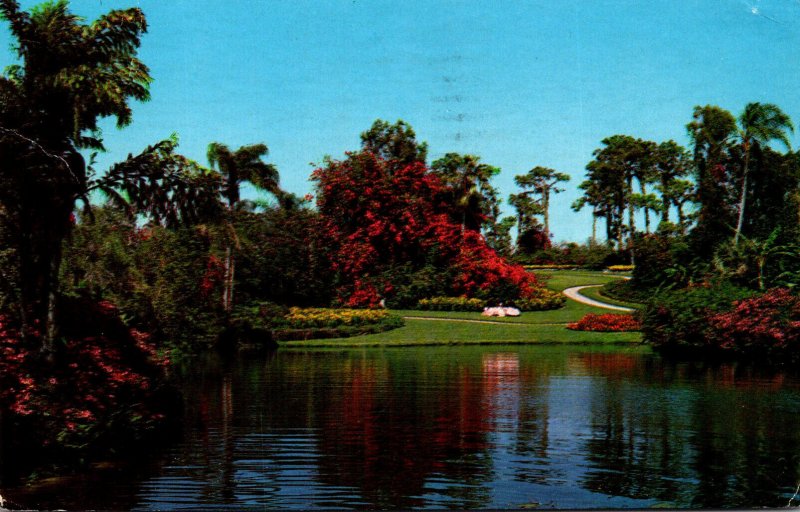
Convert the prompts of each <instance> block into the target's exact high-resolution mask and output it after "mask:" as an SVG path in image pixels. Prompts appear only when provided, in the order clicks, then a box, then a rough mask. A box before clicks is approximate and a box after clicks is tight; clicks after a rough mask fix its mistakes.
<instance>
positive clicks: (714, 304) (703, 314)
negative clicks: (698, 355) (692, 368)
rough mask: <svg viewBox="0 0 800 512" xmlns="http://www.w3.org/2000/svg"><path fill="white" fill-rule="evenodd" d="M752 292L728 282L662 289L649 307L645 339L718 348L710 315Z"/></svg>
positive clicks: (669, 345) (666, 345)
mask: <svg viewBox="0 0 800 512" xmlns="http://www.w3.org/2000/svg"><path fill="white" fill-rule="evenodd" d="M752 296H753V292H752V291H751V290H747V289H744V288H739V287H737V286H734V285H732V284H730V283H726V282H723V283H717V284H710V283H709V284H701V285H695V286H692V287H689V288H683V289H677V290H667V291H664V292H661V293H659V294H658V295H656V296H655V297H653V298H652V300H651V301H649V302H648V303H647V305H646V307H645V311H644V319H643V322H642V332H643V333H644V338H645V341H647V342H648V343H650V344H652V345H653V346H654V347H656V348H665V349H670V350H676V349H677V350H709V349H711V350H714V348H715V347H714V346H713V343H712V342H711V339H712V336H711V332H710V326H709V322H708V319H709V317H711V316H713V315H716V314H717V313H723V312H726V311H730V309H731V306H732V305H733V304H734V302H736V301H739V300H743V299H747V298H749V297H752Z"/></svg>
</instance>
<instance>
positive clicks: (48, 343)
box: [42, 244, 61, 354]
mask: <svg viewBox="0 0 800 512" xmlns="http://www.w3.org/2000/svg"><path fill="white" fill-rule="evenodd" d="M60 267H61V244H58V246H57V247H56V248H55V251H54V254H52V255H51V256H50V269H49V272H50V275H49V276H48V283H47V288H48V291H47V317H46V325H45V336H44V341H43V342H42V352H43V353H45V354H52V353H53V352H54V351H55V339H56V334H57V332H58V330H57V328H56V326H57V324H56V295H57V293H58V271H59V269H60Z"/></svg>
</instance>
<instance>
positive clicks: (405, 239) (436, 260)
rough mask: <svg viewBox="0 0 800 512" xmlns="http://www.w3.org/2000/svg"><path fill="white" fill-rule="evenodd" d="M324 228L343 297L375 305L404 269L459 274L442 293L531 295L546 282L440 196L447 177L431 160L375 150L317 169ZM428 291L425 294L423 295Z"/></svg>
mask: <svg viewBox="0 0 800 512" xmlns="http://www.w3.org/2000/svg"><path fill="white" fill-rule="evenodd" d="M312 179H313V180H314V181H316V182H317V194H316V197H317V207H318V210H319V213H320V219H321V220H320V223H321V226H320V232H321V233H323V239H324V240H325V241H326V245H327V249H328V251H329V255H330V260H331V261H330V263H331V266H332V268H333V270H334V271H336V272H337V273H338V275H339V288H338V290H337V292H338V296H339V301H340V302H341V303H342V304H345V305H347V306H348V307H374V306H377V305H378V304H379V303H380V301H381V299H390V298H391V297H392V295H393V293H395V292H396V288H397V286H396V285H397V283H396V282H394V279H397V269H398V268H400V267H402V268H404V269H406V271H407V272H414V271H416V270H419V269H421V268H423V267H430V266H434V267H436V268H439V269H440V270H441V271H442V272H443V273H444V272H445V271H452V272H449V273H450V274H452V276H453V277H452V280H451V282H449V283H448V284H447V286H446V288H447V289H441V290H436V291H437V292H438V293H440V294H442V295H452V296H466V297H480V298H482V299H486V300H490V301H503V300H512V299H514V298H519V297H522V298H526V297H528V296H530V295H531V294H532V292H533V290H535V289H536V288H538V287H539V286H540V284H539V283H538V282H537V281H536V278H535V277H534V276H533V275H532V274H530V273H528V272H526V271H525V269H523V268H522V267H521V266H519V265H513V264H510V263H509V262H507V261H506V260H504V259H503V258H501V257H499V256H498V255H497V254H496V253H495V252H494V251H493V250H492V249H491V248H490V247H489V246H488V245H487V244H486V241H485V240H484V238H483V236H482V235H481V234H480V233H478V232H477V231H472V230H469V229H466V230H465V229H464V228H463V227H462V226H461V225H459V224H456V223H455V222H453V221H452V220H451V218H450V215H448V212H447V209H446V206H445V205H444V204H443V203H441V199H439V198H440V197H441V196H442V194H441V191H442V189H443V185H442V183H441V181H440V180H439V178H438V177H437V176H436V175H434V174H432V173H431V172H430V171H429V169H428V168H427V167H426V166H425V164H423V163H421V162H414V163H411V164H408V163H403V162H399V161H394V160H384V159H382V158H380V157H378V156H376V155H374V154H372V153H369V152H360V153H353V154H349V155H348V157H347V158H346V159H345V160H343V161H334V160H329V161H327V162H326V165H325V166H324V167H321V168H319V169H317V170H315V171H314V173H313V174H312ZM420 298H422V297H420Z"/></svg>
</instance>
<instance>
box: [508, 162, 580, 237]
mask: <svg viewBox="0 0 800 512" xmlns="http://www.w3.org/2000/svg"><path fill="white" fill-rule="evenodd" d="M569 180H570V176H569V174H565V173H563V172H557V171H555V170H554V169H549V168H547V167H540V166H536V167H534V168H533V169H531V170H530V171H528V172H527V173H526V174H520V175H518V176H515V177H514V183H516V184H517V186H518V187H522V189H523V192H522V194H530V193H534V194H537V195H538V196H539V197H540V201H541V206H542V215H543V217H544V234H545V236H546V237H547V238H548V239H549V238H550V194H558V193H559V192H563V191H564V189H563V188H558V187H557V186H556V185H557V184H558V183H560V182H563V181H569ZM526 189H529V190H526Z"/></svg>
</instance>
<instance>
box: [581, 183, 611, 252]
mask: <svg viewBox="0 0 800 512" xmlns="http://www.w3.org/2000/svg"><path fill="white" fill-rule="evenodd" d="M578 188H579V189H581V190H583V196H581V197H579V198H578V199H576V200H575V201H574V202H573V203H572V206H571V208H572V209H573V210H574V211H576V212H579V211H581V210H582V209H583V207H584V206H586V205H587V204H588V205H590V206H591V207H592V238H591V244H592V245H595V244H597V219H598V218H600V217H603V218H604V219H605V221H606V241H607V242H610V241H611V240H612V233H613V229H612V222H613V218H614V216H613V204H612V203H611V202H610V201H608V196H606V195H605V194H604V193H603V191H602V189H601V187H600V183H598V182H596V181H593V180H590V179H589V180H584V181H582V182H581V184H580V185H578Z"/></svg>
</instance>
